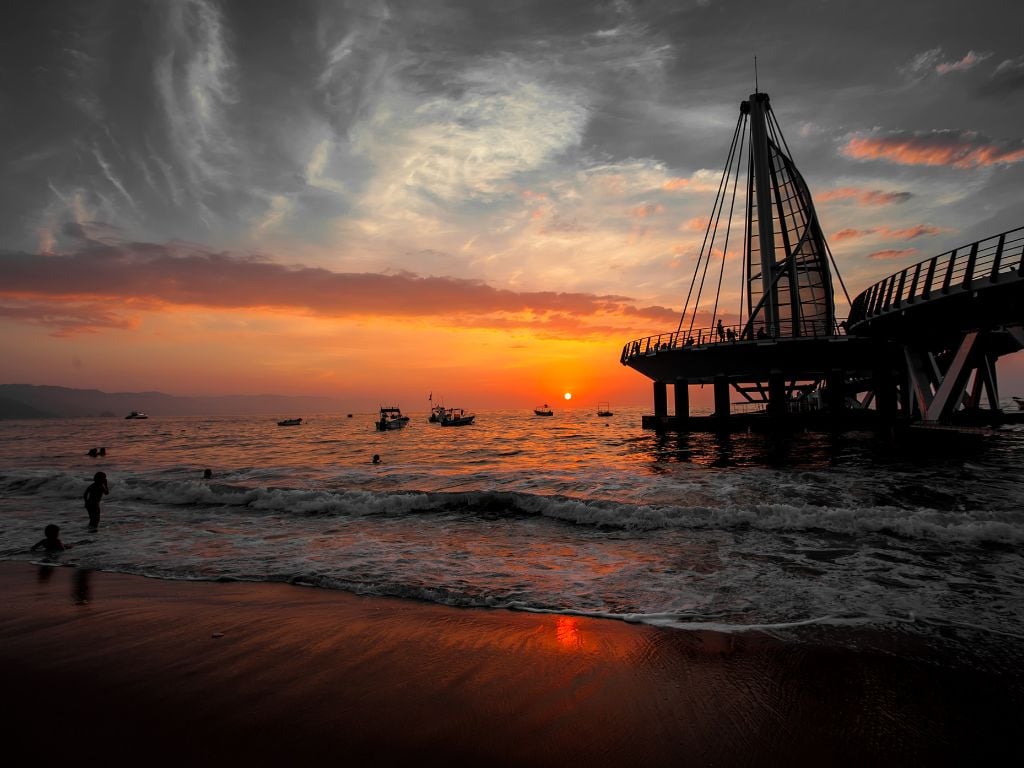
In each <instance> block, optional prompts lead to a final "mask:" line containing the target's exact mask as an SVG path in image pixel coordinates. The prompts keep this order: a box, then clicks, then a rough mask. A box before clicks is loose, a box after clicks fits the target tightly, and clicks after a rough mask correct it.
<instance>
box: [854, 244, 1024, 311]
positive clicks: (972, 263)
mask: <svg viewBox="0 0 1024 768" xmlns="http://www.w3.org/2000/svg"><path fill="white" fill-rule="evenodd" d="M1021 277H1024V227H1018V228H1017V229H1011V230H1008V231H1006V232H1003V233H1002V234H999V235H993V236H992V237H987V238H985V239H984V240H978V241H977V242H975V243H970V244H968V245H963V246H960V247H958V248H954V249H953V250H951V251H947V252H946V253H941V254H939V255H938V256H933V257H932V258H930V259H925V260H924V261H921V262H918V263H917V264H913V265H911V266H909V267H907V268H906V269H904V270H902V271H901V272H897V273H896V274H894V275H889V277H887V278H885V279H884V280H880V281H878V282H877V283H875V284H874V285H872V286H871V287H870V288H868V289H867V290H866V291H864V292H863V293H861V294H860V295H859V296H857V298H855V299H854V300H853V305H852V307H851V310H850V319H849V324H850V325H854V324H856V323H860V322H863V321H865V320H869V319H871V318H873V317H877V316H878V315H882V314H885V313H886V312H892V311H896V310H898V309H900V308H901V307H903V306H905V305H907V304H915V303H918V302H922V301H928V300H929V299H931V298H933V297H937V296H942V295H947V294H950V293H952V292H954V291H969V290H971V289H972V287H977V283H978V282H979V281H982V282H988V283H998V282H1000V280H1007V279H1019V278H1021Z"/></svg>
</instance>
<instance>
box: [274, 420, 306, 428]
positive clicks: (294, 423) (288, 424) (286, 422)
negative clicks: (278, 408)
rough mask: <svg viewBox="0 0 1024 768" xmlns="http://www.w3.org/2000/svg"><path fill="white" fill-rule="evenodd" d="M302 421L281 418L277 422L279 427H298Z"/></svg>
mask: <svg viewBox="0 0 1024 768" xmlns="http://www.w3.org/2000/svg"><path fill="white" fill-rule="evenodd" d="M301 423H302V419H281V421H279V422H277V426H279V427H297V426H299V424H301Z"/></svg>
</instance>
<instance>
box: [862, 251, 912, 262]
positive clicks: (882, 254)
mask: <svg viewBox="0 0 1024 768" xmlns="http://www.w3.org/2000/svg"><path fill="white" fill-rule="evenodd" d="M913 253H917V248H903V249H900V250H896V249H894V248H890V249H888V250H884V251H875V252H874V253H869V254H868V258H869V259H879V260H888V259H902V258H904V257H905V256H910V255H911V254H913Z"/></svg>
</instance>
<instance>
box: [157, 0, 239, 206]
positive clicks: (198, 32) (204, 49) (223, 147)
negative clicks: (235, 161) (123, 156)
mask: <svg viewBox="0 0 1024 768" xmlns="http://www.w3.org/2000/svg"><path fill="white" fill-rule="evenodd" d="M163 10H164V12H165V14H166V19H165V23H164V30H165V42H164V45H165V49H164V50H163V52H162V53H161V54H160V55H159V57H158V59H157V61H156V64H155V67H154V78H155V84H156V90H157V93H158V94H159V97H160V100H161V102H162V104H163V108H164V116H165V119H166V121H167V130H168V133H169V135H170V139H171V142H172V144H173V146H174V147H175V150H176V152H177V155H178V157H177V160H178V166H179V167H181V168H183V169H184V170H185V172H186V174H187V175H188V178H189V180H190V181H191V183H192V184H193V185H194V186H195V187H197V188H198V189H199V190H202V189H204V188H205V187H206V185H207V184H208V183H210V182H212V181H216V182H222V181H223V180H224V178H225V170H224V165H225V162H224V161H225V156H226V155H228V154H230V153H231V152H232V150H233V145H232V141H231V138H230V132H229V130H228V129H227V126H226V115H225V112H226V109H227V107H228V106H230V105H231V104H232V103H234V102H235V101H236V99H237V97H236V95H235V90H234V85H233V83H232V79H231V75H232V71H233V64H232V59H231V54H230V51H229V49H228V47H227V43H226V41H225V31H224V24H223V19H222V17H221V14H220V12H219V10H218V9H217V7H216V6H215V5H214V4H213V3H211V2H208V1H207V0H182V2H178V3H173V4H167V5H165V6H164V7H163Z"/></svg>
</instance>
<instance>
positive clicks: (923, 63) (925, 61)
mask: <svg viewBox="0 0 1024 768" xmlns="http://www.w3.org/2000/svg"><path fill="white" fill-rule="evenodd" d="M940 56H942V48H931V49H929V50H927V51H922V52H921V53H919V54H917V55H916V56H914V58H912V59H911V60H910V61H908V62H907V63H906V64H904V65H903V66H902V67H900V71H901V72H902V73H903V74H904V75H906V76H908V77H911V78H920V77H923V76H924V75H926V74H927V73H929V72H931V71H932V69H933V68H934V67H935V65H936V64H937V63H938V61H939V57H940Z"/></svg>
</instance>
